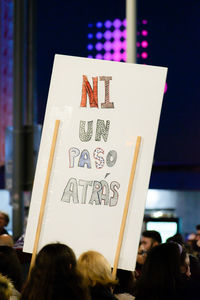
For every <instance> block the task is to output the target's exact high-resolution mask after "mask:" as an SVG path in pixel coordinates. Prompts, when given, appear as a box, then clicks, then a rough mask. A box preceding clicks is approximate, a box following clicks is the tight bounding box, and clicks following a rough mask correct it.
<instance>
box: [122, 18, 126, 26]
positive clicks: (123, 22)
mask: <svg viewBox="0 0 200 300" xmlns="http://www.w3.org/2000/svg"><path fill="white" fill-rule="evenodd" d="M122 24H123V25H124V27H126V26H127V21H126V19H124V21H122Z"/></svg>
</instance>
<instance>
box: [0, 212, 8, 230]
mask: <svg viewBox="0 0 200 300" xmlns="http://www.w3.org/2000/svg"><path fill="white" fill-rule="evenodd" d="M8 223H9V216H8V214H6V213H5V212H3V211H0V228H3V227H5V226H7V225H8Z"/></svg>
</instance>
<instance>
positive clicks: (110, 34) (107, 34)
mask: <svg viewBox="0 0 200 300" xmlns="http://www.w3.org/2000/svg"><path fill="white" fill-rule="evenodd" d="M104 38H105V39H106V40H110V39H111V38H112V32H111V31H110V30H106V31H105V33H104Z"/></svg>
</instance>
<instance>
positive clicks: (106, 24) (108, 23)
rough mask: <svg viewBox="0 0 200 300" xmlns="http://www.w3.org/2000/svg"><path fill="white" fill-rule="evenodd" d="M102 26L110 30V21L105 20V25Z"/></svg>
mask: <svg viewBox="0 0 200 300" xmlns="http://www.w3.org/2000/svg"><path fill="white" fill-rule="evenodd" d="M104 26H105V27H106V28H110V27H111V26H112V22H111V21H110V20H107V21H106V22H105V23H104Z"/></svg>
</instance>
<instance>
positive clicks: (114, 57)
mask: <svg viewBox="0 0 200 300" xmlns="http://www.w3.org/2000/svg"><path fill="white" fill-rule="evenodd" d="M113 59H114V61H120V60H121V59H122V55H121V53H120V52H115V53H113Z"/></svg>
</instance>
